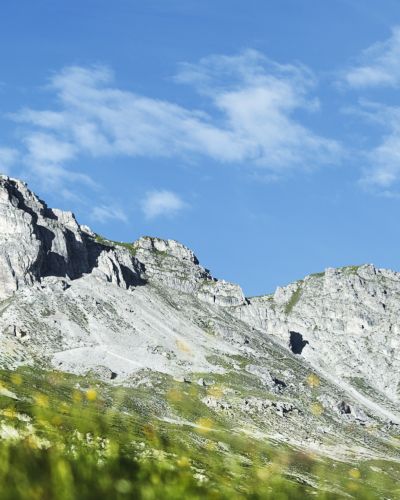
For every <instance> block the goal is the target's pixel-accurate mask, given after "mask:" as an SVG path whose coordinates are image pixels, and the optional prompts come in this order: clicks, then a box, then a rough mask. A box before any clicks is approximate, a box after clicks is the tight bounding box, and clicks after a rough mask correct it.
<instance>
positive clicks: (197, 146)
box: [12, 51, 341, 182]
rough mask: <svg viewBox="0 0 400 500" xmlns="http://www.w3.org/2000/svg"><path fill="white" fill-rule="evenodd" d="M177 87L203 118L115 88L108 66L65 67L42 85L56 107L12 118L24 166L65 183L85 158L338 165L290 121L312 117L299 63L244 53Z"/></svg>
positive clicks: (206, 65)
mask: <svg viewBox="0 0 400 500" xmlns="http://www.w3.org/2000/svg"><path fill="white" fill-rule="evenodd" d="M175 80H176V81H177V82H179V83H186V84H191V85H193V86H194V88H195V89H196V90H197V91H198V92H200V93H202V94H203V95H204V96H206V98H207V99H208V101H209V104H210V105H211V107H209V108H208V109H209V111H208V112H206V111H205V110H198V109H191V108H187V107H183V106H180V105H178V104H176V103H173V102H169V101H166V100H160V99H154V98H149V97H146V96H143V95H139V94H137V93H134V92H131V91H125V90H120V89H118V88H117V87H116V86H115V84H114V77H113V73H112V71H111V70H110V69H109V68H107V67H101V66H97V67H88V68H84V67H76V66H74V67H68V68H65V69H63V70H62V71H61V72H59V73H57V74H55V75H53V77H52V78H51V80H50V83H49V85H48V89H49V90H50V91H51V92H54V93H55V94H56V97H57V102H58V109H47V110H33V109H23V110H21V111H20V112H19V113H17V114H14V115H13V116H12V118H13V119H14V120H16V121H18V122H19V123H22V124H24V125H25V127H26V128H25V139H24V142H25V144H26V148H27V162H28V163H29V162H30V163H31V165H33V168H34V169H35V170H36V172H38V173H39V174H41V172H44V176H45V177H46V178H47V176H48V175H49V172H50V171H51V170H53V171H54V176H53V177H54V178H56V179H62V178H65V166H64V165H65V164H67V163H69V162H72V161H73V160H76V159H77V158H78V157H82V156H84V155H89V156H91V157H102V156H128V157H138V156H146V157H174V156H181V157H190V158H196V157H200V156H203V157H206V158H210V159H212V160H215V161H218V162H221V163H240V164H245V165H246V166H251V165H253V166H261V167H264V168H266V169H269V170H270V171H273V172H275V173H278V174H280V173H282V172H284V171H286V170H289V169H295V168H297V169H304V168H305V169H307V168H310V167H314V166H318V165H320V164H324V163H335V162H337V161H338V159H339V157H340V154H341V148H340V146H339V145H338V144H337V143H336V142H335V141H333V140H330V139H326V138H323V137H321V136H319V135H318V134H316V133H314V132H313V131H312V130H310V129H309V128H307V127H305V126H304V125H302V124H301V123H300V120H299V119H298V118H296V117H295V115H296V113H298V112H299V111H305V112H314V111H315V110H316V109H318V102H317V101H316V100H315V99H313V98H311V97H310V93H311V91H312V89H313V87H314V85H315V81H314V78H313V76H312V74H311V73H310V71H309V70H307V69H306V68H304V67H303V66H301V65H279V64H276V63H274V62H272V61H269V60H268V59H266V58H265V57H264V56H263V55H262V54H260V53H259V52H256V51H245V52H243V53H241V54H239V55H237V56H211V57H209V58H205V59H203V60H201V61H200V62H199V64H197V65H189V64H186V65H182V66H181V70H180V72H179V74H178V75H177V76H176V78H175ZM81 180H83V178H82V179H81ZM86 181H87V182H88V178H86Z"/></svg>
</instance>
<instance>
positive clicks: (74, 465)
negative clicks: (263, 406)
mask: <svg viewBox="0 0 400 500" xmlns="http://www.w3.org/2000/svg"><path fill="white" fill-rule="evenodd" d="M138 377H146V378H147V379H148V381H149V383H151V388H150V387H146V386H143V385H139V386H138V387H137V388H131V387H117V386H113V385H111V384H105V383H102V382H99V381H98V380H96V379H95V378H93V377H78V376H74V375H68V374H64V373H61V372H57V371H46V370H41V369H38V368H19V369H18V370H16V371H6V370H2V371H0V498H1V499H5V500H11V499H12V500H22V499H23V500H31V499H32V500H33V499H49V500H50V499H51V500H53V499H56V500H58V499H60V500H74V499H76V498H79V499H80V500H86V499H98V498H112V499H117V500H120V499H143V500H144V499H146V500H153V499H154V500H156V499H157V500H158V499H160V498H162V499H166V500H172V499H173V500H175V499H176V500H178V499H179V500H180V499H185V500H186V499H189V500H190V499H199V500H200V499H223V500H224V499H234V500H239V499H243V498H251V499H255V500H261V499H280V500H289V499H300V498H301V499H303V498H305V499H306V498H318V499H325V500H330V499H332V500H333V499H338V498H360V499H361V498H362V499H371V500H372V499H375V498H376V499H378V498H398V497H399V496H398V495H399V493H400V491H399V484H398V477H399V475H400V466H399V464H397V463H391V462H385V461H380V462H377V461H366V462H360V463H351V464H349V463H345V462H335V461H332V460H330V459H323V458H322V457H318V456H316V455H315V454H311V453H307V452H306V451H300V450H294V449H291V448H290V447H289V446H287V445H284V444H281V443H277V442H268V441H266V440H261V439H256V438H254V437H252V436H251V434H245V433H243V432H242V431H241V430H240V429H235V428H232V427H230V426H229V424H228V423H227V422H226V421H225V420H224V416H223V415H217V414H216V413H215V412H214V411H213V410H212V409H210V408H209V407H207V406H206V405H205V404H204V403H203V402H202V401H203V400H204V398H205V397H207V396H210V397H211V396H213V397H219V396H218V395H219V394H220V393H221V394H223V392H224V381H223V379H222V378H221V379H220V380H216V384H214V385H212V386H211V387H203V386H199V385H197V384H195V383H188V382H186V383H185V382H177V381H175V380H173V379H172V378H171V377H168V376H166V375H162V374H156V373H154V372H153V373H151V372H149V373H142V374H138ZM238 382H239V381H238V380H231V383H232V384H233V385H234V386H235V385H237V383H238ZM168 411H170V412H171V413H169V414H168V413H166V412H168Z"/></svg>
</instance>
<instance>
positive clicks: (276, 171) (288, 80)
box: [0, 0, 400, 295]
mask: <svg viewBox="0 0 400 500" xmlns="http://www.w3.org/2000/svg"><path fill="white" fill-rule="evenodd" d="M0 14H1V15H0V61H1V73H0V170H1V171H3V172H7V173H9V174H10V175H13V176H18V177H22V178H23V179H25V180H27V181H28V182H29V184H30V186H31V188H32V189H33V190H35V191H36V192H38V193H39V194H40V195H41V197H42V198H44V199H46V200H47V201H48V203H49V204H50V205H51V206H55V207H59V208H63V209H71V210H73V211H74V212H75V213H76V215H77V217H78V220H79V221H80V222H81V223H86V224H88V225H90V226H91V227H92V228H93V229H94V230H95V231H96V232H98V233H100V234H103V235H106V236H107V237H109V238H111V239H116V240H123V241H133V240H135V239H136V238H138V237H139V236H140V235H144V234H150V235H155V236H160V237H165V238H174V239H177V240H179V241H181V242H183V243H185V244H186V245H188V246H189V247H191V248H192V249H193V250H194V251H195V252H196V254H197V255H198V257H199V259H200V261H201V262H202V263H203V264H204V265H205V266H206V267H208V268H210V269H211V270H212V271H213V273H214V274H215V275H216V276H217V277H219V278H224V279H227V280H230V281H234V282H238V283H240V284H241V285H242V286H243V288H244V290H245V292H246V293H247V294H248V295H256V294H262V293H267V292H270V291H273V290H274V288H275V287H276V286H277V285H280V284H286V283H288V282H290V281H293V280H295V279H299V278H302V277H303V276H304V275H306V274H309V273H312V272H318V271H321V270H323V269H324V268H326V267H336V266H343V265H351V264H359V263H369V262H372V263H375V264H376V265H378V266H381V267H390V268H393V269H396V270H400V263H399V243H400V236H399V230H398V225H399V224H398V220H399V208H400V104H399V89H400V7H399V5H398V2H397V0H396V1H395V0H393V1H392V0H381V1H380V2H379V4H378V3H377V2H376V1H372V0H360V1H358V0H334V1H331V2H321V1H320V0H262V1H261V0H257V1H256V0H247V1H246V2H244V1H239V0H229V1H226V0H213V1H211V0H202V1H201V2H200V1H193V0H180V1H179V0H146V2H143V1H141V2H139V1H136V0H115V1H113V2H109V1H106V0H80V1H79V2H78V1H77V0H68V1H66V0H63V1H60V0H48V1H44V0H36V1H35V2H32V1H31V0H18V1H15V0H14V1H11V0H4V1H3V2H2V5H1V7H0Z"/></svg>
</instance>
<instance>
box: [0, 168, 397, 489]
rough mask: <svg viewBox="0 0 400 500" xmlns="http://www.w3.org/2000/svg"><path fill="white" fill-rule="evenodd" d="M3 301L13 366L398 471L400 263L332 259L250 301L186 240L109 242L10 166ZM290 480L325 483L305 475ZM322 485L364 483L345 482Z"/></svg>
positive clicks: (0, 203)
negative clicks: (399, 267)
mask: <svg viewBox="0 0 400 500" xmlns="http://www.w3.org/2000/svg"><path fill="white" fill-rule="evenodd" d="M0 299H1V302H0V332H1V333H0V366H1V368H2V369H3V373H4V374H6V373H19V371H20V370H24V369H30V370H34V372H32V371H31V372H29V371H28V372H24V373H25V376H27V375H26V373H31V375H29V376H31V377H33V375H32V373H36V374H37V373H38V372H37V370H39V371H41V372H42V373H65V374H66V375H65V376H66V377H69V376H71V377H77V378H76V380H79V383H78V382H76V383H78V387H79V386H84V385H85V380H86V381H87V380H93V379H94V380H97V381H98V382H97V383H98V384H103V385H101V387H103V388H104V391H106V392H107V394H108V393H109V391H114V390H117V388H124V390H126V391H128V392H129V391H131V392H129V394H130V395H131V396H130V397H131V398H133V399H135V401H136V400H137V401H139V403H140V404H138V408H139V410H140V411H141V412H142V414H146V415H152V416H153V417H154V418H156V419H157V420H158V421H160V422H164V423H165V424H169V425H173V426H178V427H179V428H182V429H188V427H189V428H190V427H196V426H199V425H200V427H202V426H203V427H204V425H205V422H207V421H209V420H210V419H214V420H215V421H218V422H219V423H220V425H223V426H225V428H226V429H230V430H231V432H235V433H238V432H239V433H240V434H241V435H244V436H248V439H251V440H254V441H255V442H264V441H267V440H268V442H269V443H275V446H279V447H289V448H290V449H291V450H297V451H296V452H299V450H300V451H301V453H312V454H315V455H313V456H314V458H315V457H317V459H316V460H333V461H335V464H336V465H335V467H338V466H337V464H338V463H342V464H343V463H345V464H349V465H348V469H349V470H353V468H354V467H353V466H354V461H357V463H358V462H359V461H365V463H369V462H368V461H375V462H374V465H370V467H371V470H374V467H375V469H378V470H380V471H381V474H383V475H387V476H388V477H389V476H390V475H391V474H392V475H393V470H394V469H393V468H396V467H398V464H399V459H400V454H399V445H400V441H399V434H400V427H399V426H400V411H399V399H400V274H399V273H396V272H393V271H389V270H384V269H377V268H375V267H374V266H372V265H363V266H349V267H345V268H341V269H327V270H325V272H323V273H319V274H315V275H310V276H307V277H306V278H304V280H301V281H298V282H295V283H292V284H290V285H288V286H285V287H281V288H278V289H277V290H276V291H275V293H274V294H273V295H266V296H262V297H245V296H244V294H243V291H242V290H241V288H240V286H238V285H235V284H232V283H229V282H226V281H223V280H217V279H216V278H214V277H213V276H212V275H211V274H210V271H208V270H207V269H205V268H204V267H202V266H201V265H200V263H199V261H198V259H197V258H196V256H195V255H194V253H193V252H192V251H191V250H190V249H188V248H187V247H185V246H184V245H182V244H180V243H178V242H176V241H173V240H162V239H159V238H154V237H148V236H145V237H142V238H140V239H139V240H137V241H134V242H132V243H122V242H115V241H111V240H108V239H106V238H104V237H102V236H99V235H97V234H95V233H93V232H92V231H91V230H90V228H88V227H87V226H83V225H79V223H78V222H77V221H76V219H75V217H74V215H73V214H72V213H71V212H62V211H60V210H57V209H51V208H49V207H47V205H46V204H45V203H44V202H43V201H41V200H40V199H39V198H38V197H37V196H36V195H35V194H33V193H32V192H31V191H30V190H29V189H28V187H27V186H26V184H25V183H23V182H21V181H19V180H15V179H12V178H9V177H7V176H1V178H0ZM24 367H27V368H24ZM35 370H36V371H35ZM67 374H71V375H67ZM4 376H6V375H4ZM35 376H37V375H35ZM35 380H36V379H35ZM46 380H47V379H46ZM35 384H37V383H36V382H35ZM35 387H37V385H35ZM177 388H178V389H177ZM7 390H8V391H9V389H7ZM13 390H14V389H13ZM48 390H50V388H49V389H48ZM171 390H172V392H171ZM177 390H178V392H179V391H182V393H185V394H187V395H189V396H190V398H191V399H190V405H189V406H190V411H189V410H188V409H187V408H186V409H182V407H181V408H179V405H176V404H173V403H176V402H177V401H180V400H181V399H180V396H179V397H176V398H174V397H172V400H173V401H172V403H171V397H170V396H171V394H172V395H174V394H175V393H176V391H177ZM132 391H133V392H132ZM135 391H136V392H135ZM138 391H139V392H140V397H139V396H138V394H139V392H138ZM173 391H175V392H173ZM188 391H189V392H188ZM17 396H18V395H16V396H15V397H17ZM3 397H9V395H8V396H7V393H6V392H4V391H3ZM50 397H52V396H51V395H50ZM57 397H59V396H57ZM109 397H110V398H111V399H112V396H109ZM138 398H139V399H138ZM17 399H18V398H17ZM111 399H110V400H111ZM125 411H127V408H125ZM143 412H144V413H143ZM210 415H211V416H212V417H210ZM194 416H196V418H197V417H198V418H197V420H195V419H194ZM202 418H203V420H201V419H202ZM198 419H200V420H201V422H202V424H199V423H198V422H199V420H198ZM204 419H206V420H204ZM207 419H208V420H207ZM206 427H207V425H206ZM182 432H183V430H182ZM185 432H186V431H185ZM0 437H1V432H0ZM218 443H219V444H218V446H219V447H220V448H221V447H222V449H223V448H224V446H225V445H224V444H223V443H221V442H220V441H218ZM197 444H198V443H197ZM225 451H226V450H225ZM318 457H319V458H318ZM329 463H331V462H329ZM352 464H353V465H352ZM377 464H379V465H377ZM0 468H1V467H0ZM355 470H358V469H355ZM396 470H398V469H396ZM391 471H392V472H391ZM0 472H1V471H0ZM375 472H376V471H375ZM292 476H293V477H295V479H296V481H300V483H303V484H307V485H308V486H310V487H311V488H312V487H315V477H314V479H313V478H312V475H310V474H306V473H304V471H303V472H301V471H300V472H299V471H297V472H296V473H295V474H293V473H292ZM350 479H357V478H354V477H353V478H350ZM381 486H382V485H381ZM381 486H380V487H381ZM323 488H325V490H327V491H331V492H332V491H336V493H335V495H338V496H337V497H339V494H342V493H343V494H344V495H347V496H352V495H353V494H355V493H354V491H356V490H354V491H353V490H352V491H347V492H343V491H342V490H340V488H339V486H338V484H337V483H336V479H331V480H330V481H326V484H325V485H324V486H323ZM335 488H336V489H335ZM369 488H370V491H371V492H372V493H371V495H373V494H374V493H373V491H375V493H376V494H377V495H380V494H383V493H382V491H383V490H379V488H378V489H376V488H377V486H376V485H375V486H372V485H370V487H369ZM374 488H375V489H374ZM379 491H380V493H379ZM378 497H379V496H377V497H376V498H378ZM288 498H289V497H288ZM293 498H296V497H295V496H294V497H293ZM297 498H298V497H297ZM324 498H328V497H324ZM332 498H336V496H334V497H332ZM360 498H361V497H360ZM370 498H375V497H374V496H371V497H370ZM381 498H383V496H382V497H381ZM387 498H396V497H395V496H393V497H390V496H387Z"/></svg>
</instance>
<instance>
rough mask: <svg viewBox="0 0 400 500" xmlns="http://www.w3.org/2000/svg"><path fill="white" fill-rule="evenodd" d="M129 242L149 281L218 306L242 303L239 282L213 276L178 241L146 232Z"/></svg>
mask: <svg viewBox="0 0 400 500" xmlns="http://www.w3.org/2000/svg"><path fill="white" fill-rule="evenodd" d="M132 245H133V248H134V251H135V255H136V257H137V258H138V260H139V261H140V262H142V263H143V264H144V265H145V269H146V277H147V278H148V279H149V281H150V282H155V283H159V284H161V285H163V286H166V287H168V288H173V289H175V290H180V291H182V292H184V293H190V294H194V295H196V296H197V297H198V298H199V299H201V300H204V301H205V302H209V303H211V304H216V305H219V306H225V307H227V306H228V307H229V306H237V305H241V304H244V303H245V298H244V295H243V292H242V289H241V288H240V287H239V286H238V285H235V284H233V283H228V282H227V281H224V280H217V279H215V278H213V277H212V276H211V274H210V271H209V270H208V269H205V268H204V267H202V266H201V265H200V264H199V261H198V259H197V257H196V256H195V255H194V253H193V252H192V251H191V250H190V249H189V248H187V247H185V246H184V245H182V244H181V243H179V242H177V241H174V240H161V239H159V238H152V237H149V236H145V237H142V238H140V239H139V240H137V241H135V242H134V243H133V244H132Z"/></svg>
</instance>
